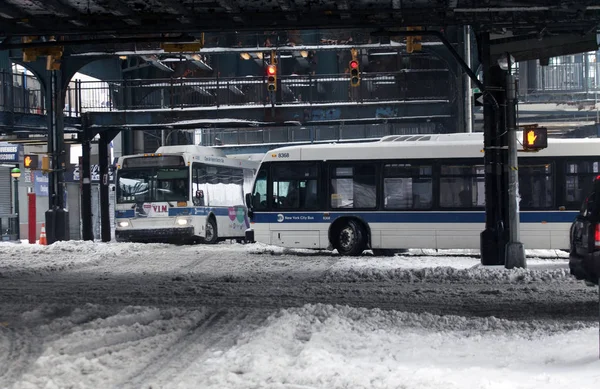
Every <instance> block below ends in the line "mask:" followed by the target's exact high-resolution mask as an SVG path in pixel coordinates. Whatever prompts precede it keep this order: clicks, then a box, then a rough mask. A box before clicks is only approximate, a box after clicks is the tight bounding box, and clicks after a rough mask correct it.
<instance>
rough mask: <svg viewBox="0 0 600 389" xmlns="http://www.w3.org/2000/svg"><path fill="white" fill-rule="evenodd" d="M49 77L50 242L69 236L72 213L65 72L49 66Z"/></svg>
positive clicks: (48, 234) (47, 92) (47, 96)
mask: <svg viewBox="0 0 600 389" xmlns="http://www.w3.org/2000/svg"><path fill="white" fill-rule="evenodd" d="M47 74H48V76H47V79H46V90H45V92H46V93H45V94H46V111H47V113H48V115H47V118H48V119H47V120H48V155H49V156H50V169H51V171H50V172H49V173H48V200H49V204H48V205H49V210H48V211H47V212H46V233H47V238H48V244H52V243H54V242H56V241H59V240H69V214H68V211H67V210H66V209H65V208H66V207H65V185H64V169H65V156H66V152H65V144H64V133H65V132H64V118H63V108H64V105H65V104H64V94H63V93H62V90H61V85H62V72H61V71H56V70H49V71H48V73H47Z"/></svg>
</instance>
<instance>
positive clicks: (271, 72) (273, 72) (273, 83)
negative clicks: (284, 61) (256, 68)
mask: <svg viewBox="0 0 600 389" xmlns="http://www.w3.org/2000/svg"><path fill="white" fill-rule="evenodd" d="M267 90H268V91H269V92H275V91H276V90H277V66H275V65H269V66H267Z"/></svg>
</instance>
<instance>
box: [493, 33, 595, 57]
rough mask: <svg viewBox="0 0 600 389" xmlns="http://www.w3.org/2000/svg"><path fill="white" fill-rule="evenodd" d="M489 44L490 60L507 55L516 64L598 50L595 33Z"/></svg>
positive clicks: (506, 39) (498, 40)
mask: <svg viewBox="0 0 600 389" xmlns="http://www.w3.org/2000/svg"><path fill="white" fill-rule="evenodd" d="M490 44H491V45H490V55H491V56H492V58H493V57H498V56H500V55H503V54H505V53H509V54H510V55H512V56H513V57H514V58H515V60H516V61H517V62H521V61H529V60H534V59H540V58H552V57H560V56H563V55H571V54H578V53H585V52H588V51H597V50H598V41H597V35H596V32H595V31H594V32H593V33H590V34H588V35H586V36H581V35H579V34H563V35H557V36H544V37H542V38H540V37H539V36H537V35H528V36H516V37H510V38H505V39H494V40H490Z"/></svg>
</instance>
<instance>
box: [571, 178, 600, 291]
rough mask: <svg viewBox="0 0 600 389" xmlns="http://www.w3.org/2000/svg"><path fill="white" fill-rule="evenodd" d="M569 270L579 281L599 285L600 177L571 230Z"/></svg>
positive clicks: (596, 180)
mask: <svg viewBox="0 0 600 389" xmlns="http://www.w3.org/2000/svg"><path fill="white" fill-rule="evenodd" d="M569 240H570V244H571V247H570V254H569V268H570V270H571V274H572V275H574V276H575V278H577V279H578V280H584V281H585V282H586V283H588V284H593V285H598V279H599V278H600V176H598V177H596V179H595V180H594V187H593V190H592V192H591V193H590V194H589V195H588V196H587V197H586V198H585V200H584V201H583V204H582V205H581V210H580V211H579V214H578V215H577V218H576V219H575V221H574V222H573V224H572V225H571V230H570V237H569Z"/></svg>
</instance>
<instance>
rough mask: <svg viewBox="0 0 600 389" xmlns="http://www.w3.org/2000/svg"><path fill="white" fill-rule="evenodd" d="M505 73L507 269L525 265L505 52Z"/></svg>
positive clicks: (511, 81) (512, 88) (512, 96)
mask: <svg viewBox="0 0 600 389" xmlns="http://www.w3.org/2000/svg"><path fill="white" fill-rule="evenodd" d="M507 62H508V72H507V75H506V130H507V131H508V168H509V169H510V170H509V171H508V188H509V192H508V225H509V239H508V243H507V244H506V258H505V261H504V266H505V267H506V268H507V269H513V268H515V267H522V268H525V267H527V264H526V262H525V248H524V246H523V244H522V243H521V242H520V235H521V234H520V230H519V227H520V223H519V171H518V168H519V162H518V160H517V130H518V128H517V125H516V123H517V112H516V106H517V93H516V85H515V78H514V76H513V75H512V74H511V66H510V55H508V54H507Z"/></svg>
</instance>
